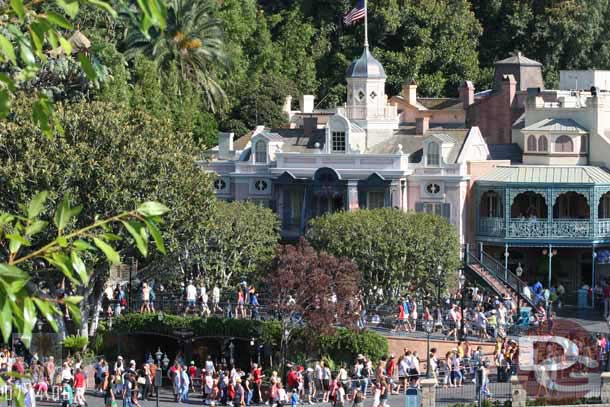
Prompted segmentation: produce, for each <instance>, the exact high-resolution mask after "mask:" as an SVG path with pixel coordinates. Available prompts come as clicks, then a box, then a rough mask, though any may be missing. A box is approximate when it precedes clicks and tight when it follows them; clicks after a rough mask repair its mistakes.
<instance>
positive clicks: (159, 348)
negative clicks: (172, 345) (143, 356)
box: [154, 347, 163, 407]
mask: <svg viewBox="0 0 610 407" xmlns="http://www.w3.org/2000/svg"><path fill="white" fill-rule="evenodd" d="M155 357H156V358H157V369H158V371H159V376H157V372H156V371H155V377H154V381H155V393H156V394H155V397H156V399H157V407H159V387H161V383H162V382H163V368H162V367H161V358H162V357H163V352H161V347H158V348H157V351H156V352H155ZM157 377H159V379H157Z"/></svg>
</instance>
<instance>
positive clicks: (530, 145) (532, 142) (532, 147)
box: [527, 136, 536, 151]
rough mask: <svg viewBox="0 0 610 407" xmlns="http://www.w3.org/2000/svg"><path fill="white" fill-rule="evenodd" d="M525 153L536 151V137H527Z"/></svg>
mask: <svg viewBox="0 0 610 407" xmlns="http://www.w3.org/2000/svg"><path fill="white" fill-rule="evenodd" d="M527 151H536V137H535V136H529V137H528V138H527Z"/></svg>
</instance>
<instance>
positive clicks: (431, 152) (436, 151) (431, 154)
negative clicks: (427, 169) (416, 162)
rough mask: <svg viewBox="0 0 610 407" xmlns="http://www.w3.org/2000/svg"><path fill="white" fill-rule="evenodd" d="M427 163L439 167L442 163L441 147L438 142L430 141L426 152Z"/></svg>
mask: <svg viewBox="0 0 610 407" xmlns="http://www.w3.org/2000/svg"><path fill="white" fill-rule="evenodd" d="M426 163H427V165H429V166H434V167H438V166H439V165H440V164H441V155H440V147H439V145H438V143H435V142H431V143H428V152H427V154H426Z"/></svg>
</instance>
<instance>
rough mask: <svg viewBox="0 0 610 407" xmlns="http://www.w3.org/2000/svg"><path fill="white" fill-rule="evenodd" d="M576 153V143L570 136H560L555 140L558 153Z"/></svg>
mask: <svg viewBox="0 0 610 407" xmlns="http://www.w3.org/2000/svg"><path fill="white" fill-rule="evenodd" d="M573 151H574V143H573V142H572V139H571V138H570V137H569V136H559V137H557V140H555V152H556V153H571V152H573Z"/></svg>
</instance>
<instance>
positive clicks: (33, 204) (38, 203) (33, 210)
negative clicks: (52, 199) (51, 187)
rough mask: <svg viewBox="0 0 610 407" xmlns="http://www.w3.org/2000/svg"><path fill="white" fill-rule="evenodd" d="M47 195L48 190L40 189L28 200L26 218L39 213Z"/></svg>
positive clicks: (31, 217) (32, 217) (33, 216)
mask: <svg viewBox="0 0 610 407" xmlns="http://www.w3.org/2000/svg"><path fill="white" fill-rule="evenodd" d="M48 196H49V192H48V191H42V192H39V193H37V194H36V195H35V196H34V198H32V200H31V201H30V205H29V206H28V218H29V219H34V218H35V217H37V216H38V215H40V213H41V212H42V211H43V209H44V204H45V202H46V200H47V197H48Z"/></svg>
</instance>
